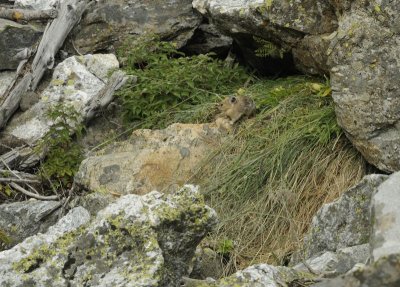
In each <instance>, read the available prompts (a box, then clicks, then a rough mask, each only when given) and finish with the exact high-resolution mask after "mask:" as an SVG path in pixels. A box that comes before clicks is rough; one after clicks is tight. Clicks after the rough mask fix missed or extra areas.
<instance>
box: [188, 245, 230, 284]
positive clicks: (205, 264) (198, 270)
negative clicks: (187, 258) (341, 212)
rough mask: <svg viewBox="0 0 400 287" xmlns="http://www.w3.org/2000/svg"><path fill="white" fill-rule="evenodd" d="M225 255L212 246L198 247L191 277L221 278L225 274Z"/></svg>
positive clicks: (200, 278)
mask: <svg viewBox="0 0 400 287" xmlns="http://www.w3.org/2000/svg"><path fill="white" fill-rule="evenodd" d="M224 267H225V265H224V264H223V257H222V256H221V255H219V254H217V253H216V252H215V251H214V250H212V249H210V248H207V247H205V248H201V247H198V248H197V249H196V254H195V257H194V262H193V269H192V271H191V272H190V278H193V279H199V280H205V279H207V278H213V279H219V278H221V277H222V276H223V275H224Z"/></svg>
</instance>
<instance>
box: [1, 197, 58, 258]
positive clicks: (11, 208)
mask: <svg viewBox="0 0 400 287" xmlns="http://www.w3.org/2000/svg"><path fill="white" fill-rule="evenodd" d="M61 206H62V204H61V203H60V202H57V201H38V200H34V201H31V200H29V201H25V202H15V203H10V204H2V205H0V231H2V232H3V233H4V234H5V235H6V236H7V237H8V238H9V240H8V241H9V242H3V243H5V244H4V246H3V248H1V247H0V250H1V249H7V248H10V247H12V246H14V245H16V244H17V243H20V242H21V241H22V240H24V239H25V238H27V237H29V236H32V235H34V234H36V233H38V232H45V231H47V229H48V228H49V227H50V226H52V225H53V224H54V223H56V222H57V220H58V216H59V212H58V211H59V207H61ZM0 241H1V240H0Z"/></svg>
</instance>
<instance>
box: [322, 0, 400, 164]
mask: <svg viewBox="0 0 400 287" xmlns="http://www.w3.org/2000/svg"><path fill="white" fill-rule="evenodd" d="M335 2H337V1H335ZM340 2H344V3H347V4H349V3H350V1H340ZM352 2H353V3H352V4H351V9H350V7H349V6H350V4H349V5H347V10H346V9H344V12H343V15H342V16H341V18H340V21H339V29H338V32H337V35H336V36H335V38H334V39H333V40H332V42H331V46H330V48H329V50H330V56H329V62H330V63H329V65H330V67H331V84H332V90H333V94H332V96H333V99H334V101H335V104H336V114H337V118H338V122H339V124H340V125H341V126H342V127H343V129H344V130H345V131H346V134H347V136H348V138H349V139H350V140H351V141H352V143H353V144H354V145H355V146H356V148H357V149H358V150H359V151H360V152H361V153H362V154H363V156H364V157H365V158H366V159H367V160H368V161H369V162H370V163H372V164H373V165H375V166H376V167H378V168H379V169H381V170H384V171H397V170H399V169H400V153H399V149H400V132H399V131H400V126H399V120H400V113H399V109H400V97H399V91H400V84H399V81H398V71H399V68H400V63H399V62H398V58H399V53H400V51H399V45H398V43H399V41H400V28H399V13H398V11H399V10H400V2H399V1H379V2H376V1H370V2H368V1H367V2H366V1H352Z"/></svg>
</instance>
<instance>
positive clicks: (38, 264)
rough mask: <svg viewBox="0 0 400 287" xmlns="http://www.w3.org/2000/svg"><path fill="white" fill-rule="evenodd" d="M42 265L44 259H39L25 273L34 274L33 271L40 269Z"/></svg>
mask: <svg viewBox="0 0 400 287" xmlns="http://www.w3.org/2000/svg"><path fill="white" fill-rule="evenodd" d="M42 263H43V258H37V259H36V260H35V263H34V264H32V265H31V266H29V268H28V269H27V270H26V271H25V273H30V272H32V271H33V270H35V269H37V268H39V267H40V264H42Z"/></svg>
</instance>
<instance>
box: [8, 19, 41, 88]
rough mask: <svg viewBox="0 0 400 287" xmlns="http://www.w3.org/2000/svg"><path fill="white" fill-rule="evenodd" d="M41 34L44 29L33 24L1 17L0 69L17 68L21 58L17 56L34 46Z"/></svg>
mask: <svg viewBox="0 0 400 287" xmlns="http://www.w3.org/2000/svg"><path fill="white" fill-rule="evenodd" d="M41 34H42V31H41V30H40V29H39V28H37V27H34V26H32V25H21V24H18V23H16V22H14V21H10V20H6V19H0V71H1V70H14V69H16V68H17V67H18V64H19V62H20V61H21V59H18V58H17V57H15V56H16V55H17V54H18V53H19V52H20V51H22V50H23V49H25V48H30V47H31V46H33V45H34V44H35V43H36V42H37V41H38V40H39V37H40V35H41ZM0 95H1V94H0Z"/></svg>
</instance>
